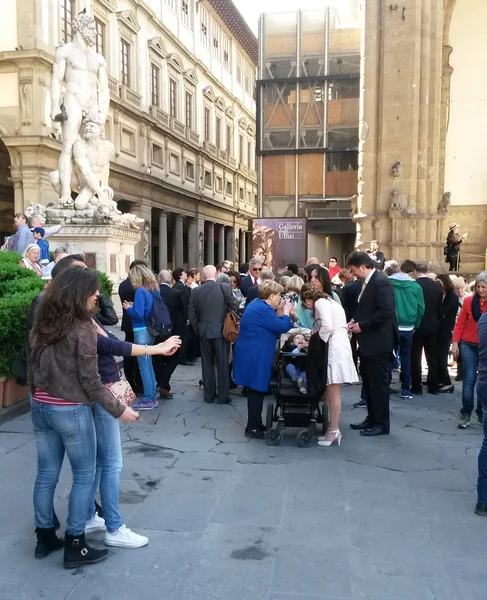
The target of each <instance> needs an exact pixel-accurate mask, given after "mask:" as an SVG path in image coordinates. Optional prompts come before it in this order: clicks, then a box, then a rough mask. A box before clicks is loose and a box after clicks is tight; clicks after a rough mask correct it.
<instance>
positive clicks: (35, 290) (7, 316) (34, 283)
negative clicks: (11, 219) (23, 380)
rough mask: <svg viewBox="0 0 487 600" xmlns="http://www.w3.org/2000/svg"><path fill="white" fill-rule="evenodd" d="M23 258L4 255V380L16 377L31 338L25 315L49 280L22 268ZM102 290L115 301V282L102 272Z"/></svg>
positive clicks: (0, 311)
mask: <svg viewBox="0 0 487 600" xmlns="http://www.w3.org/2000/svg"><path fill="white" fill-rule="evenodd" d="M20 259H21V256H20V255H19V254H17V253H15V252H0V377H9V378H10V377H15V373H14V371H13V364H14V361H15V359H16V358H17V354H18V353H19V350H20V349H21V348H22V346H23V345H24V344H25V339H26V336H27V332H26V327H25V316H26V314H27V310H28V309H29V306H30V304H31V302H32V300H33V298H34V297H35V296H37V294H40V293H41V292H42V290H43V289H44V285H45V281H43V280H42V279H41V278H40V277H38V276H37V275H36V274H35V273H34V272H33V271H30V270H29V269H24V268H23V267H20V266H19V261H20ZM98 277H99V278H100V291H101V292H103V294H104V295H105V296H106V297H107V298H108V299H109V300H110V301H111V299H112V291H113V282H112V281H111V280H110V279H109V278H108V277H107V275H106V274H105V273H100V272H98Z"/></svg>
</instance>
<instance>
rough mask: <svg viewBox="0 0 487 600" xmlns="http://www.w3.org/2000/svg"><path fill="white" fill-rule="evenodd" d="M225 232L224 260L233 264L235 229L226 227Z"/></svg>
mask: <svg viewBox="0 0 487 600" xmlns="http://www.w3.org/2000/svg"><path fill="white" fill-rule="evenodd" d="M226 230H227V231H226V234H227V235H226V237H227V240H226V241H227V243H226V248H225V260H231V261H232V262H235V228H234V227H227V228H226Z"/></svg>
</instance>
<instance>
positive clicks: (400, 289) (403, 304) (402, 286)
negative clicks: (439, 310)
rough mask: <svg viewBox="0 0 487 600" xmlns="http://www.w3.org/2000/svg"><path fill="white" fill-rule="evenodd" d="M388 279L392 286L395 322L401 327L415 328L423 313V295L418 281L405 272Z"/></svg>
mask: <svg viewBox="0 0 487 600" xmlns="http://www.w3.org/2000/svg"><path fill="white" fill-rule="evenodd" d="M389 281H390V282H391V284H392V286H393V287H394V295H395V303H396V314H397V324H398V326H399V328H401V327H413V328H414V329H417V328H418V327H419V326H420V325H421V321H422V319H423V315H424V296H423V290H422V289H421V286H420V285H419V283H417V282H416V281H414V279H412V278H411V277H409V275H406V273H396V275H391V276H390V277H389Z"/></svg>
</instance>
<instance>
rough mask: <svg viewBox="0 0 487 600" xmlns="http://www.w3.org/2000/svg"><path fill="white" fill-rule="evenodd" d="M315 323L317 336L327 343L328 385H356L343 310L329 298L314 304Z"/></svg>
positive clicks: (356, 377) (355, 370) (354, 369)
mask: <svg viewBox="0 0 487 600" xmlns="http://www.w3.org/2000/svg"><path fill="white" fill-rule="evenodd" d="M314 310H315V321H316V328H315V330H317V331H318V328H319V336H320V338H321V339H322V340H323V341H324V342H328V371H327V374H328V383H329V384H333V383H356V382H357V381H358V380H359V379H358V375H357V369H356V368H355V364H354V362H353V358H352V348H351V346H350V339H349V337H348V329H347V319H346V316H345V311H344V310H343V308H342V307H341V306H340V304H338V302H335V301H334V300H332V299H331V298H320V299H319V300H317V301H316V302H315V307H314Z"/></svg>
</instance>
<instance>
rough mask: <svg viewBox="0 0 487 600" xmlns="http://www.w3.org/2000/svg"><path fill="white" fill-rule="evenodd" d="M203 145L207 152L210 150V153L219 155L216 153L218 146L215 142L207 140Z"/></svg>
mask: <svg viewBox="0 0 487 600" xmlns="http://www.w3.org/2000/svg"><path fill="white" fill-rule="evenodd" d="M203 147H204V149H205V150H206V151H207V152H209V153H210V154H211V155H212V156H216V155H217V153H216V150H217V148H216V146H215V144H212V143H211V142H209V141H208V140H206V141H205V142H204V143H203Z"/></svg>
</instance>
